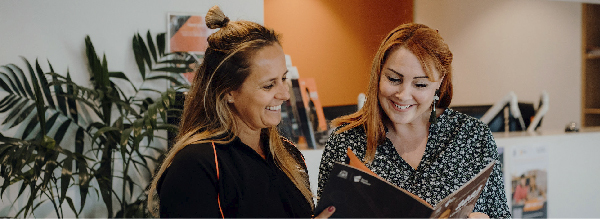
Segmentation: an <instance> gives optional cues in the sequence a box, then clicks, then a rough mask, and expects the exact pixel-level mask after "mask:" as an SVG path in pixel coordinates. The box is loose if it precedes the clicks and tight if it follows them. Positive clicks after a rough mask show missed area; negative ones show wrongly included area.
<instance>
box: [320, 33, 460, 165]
mask: <svg viewBox="0 0 600 219" xmlns="http://www.w3.org/2000/svg"><path fill="white" fill-rule="evenodd" d="M399 48H406V49H408V50H409V51H410V52H412V53H413V54H414V55H415V56H416V57H417V59H418V60H419V62H421V66H422V67H423V71H424V72H425V74H426V75H427V77H428V78H429V80H430V81H435V78H436V77H434V71H433V68H435V69H436V70H437V71H438V72H439V73H440V75H439V76H440V78H443V80H442V83H441V85H440V101H439V102H438V103H437V105H436V107H439V108H446V107H448V106H449V105H450V102H451V101H452V66H451V64H452V52H450V49H449V48H448V45H447V44H446V43H445V42H444V39H442V37H441V36H440V35H439V33H438V31H437V30H433V29H431V28H429V27H428V26H426V25H423V24H414V23H409V24H403V25H400V26H398V27H396V28H395V29H394V30H392V31H391V32H390V33H389V34H388V35H387V37H386V38H385V39H384V40H383V42H381V45H380V46H379V49H378V51H377V54H376V55H375V58H374V59H373V64H372V66H371V76H370V82H369V88H368V91H367V101H366V102H365V104H364V106H363V108H361V109H360V110H359V111H358V112H356V113H353V114H350V115H347V116H342V117H340V118H337V119H334V120H333V121H332V124H333V125H334V126H341V125H346V126H344V127H341V128H340V129H338V130H337V132H336V133H338V134H339V133H342V132H345V131H347V130H350V129H352V128H355V127H358V126H362V127H363V128H364V129H365V132H366V134H367V148H366V153H365V162H366V163H370V162H372V161H373V160H374V159H375V151H376V149H377V145H379V144H381V143H383V141H384V140H385V128H384V125H383V122H382V121H383V119H385V118H386V117H385V112H383V109H382V108H381V106H380V105H379V98H378V95H379V79H380V77H381V70H382V68H383V65H384V64H385V61H386V60H387V58H388V56H389V54H390V53H392V52H393V51H395V50H397V49H399Z"/></svg>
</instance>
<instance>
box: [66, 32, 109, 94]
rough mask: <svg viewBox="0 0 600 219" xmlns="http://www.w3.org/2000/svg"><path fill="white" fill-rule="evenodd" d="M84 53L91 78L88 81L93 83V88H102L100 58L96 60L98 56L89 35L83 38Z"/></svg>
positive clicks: (103, 82)
mask: <svg viewBox="0 0 600 219" xmlns="http://www.w3.org/2000/svg"><path fill="white" fill-rule="evenodd" d="M85 53H86V57H87V59H88V65H89V67H90V73H91V76H92V78H91V79H90V80H91V81H92V82H93V84H94V87H95V88H96V89H99V88H101V87H103V85H105V84H106V82H105V81H104V77H103V76H102V64H101V63H100V58H98V55H97V54H96V49H94V45H93V44H92V40H91V38H90V36H89V35H88V36H86V37H85ZM68 76H69V75H68V73H67V78H68Z"/></svg>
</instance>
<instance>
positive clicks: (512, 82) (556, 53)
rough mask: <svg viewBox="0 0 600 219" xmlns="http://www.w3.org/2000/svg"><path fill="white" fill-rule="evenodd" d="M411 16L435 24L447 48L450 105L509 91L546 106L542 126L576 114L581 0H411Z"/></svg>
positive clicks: (559, 124)
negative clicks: (544, 95)
mask: <svg viewBox="0 0 600 219" xmlns="http://www.w3.org/2000/svg"><path fill="white" fill-rule="evenodd" d="M414 7H415V8H414V10H415V11H414V12H415V22H417V23H423V24H426V25H428V26H430V27H432V28H435V29H439V32H440V34H441V35H442V37H444V39H445V40H446V42H447V43H448V45H449V46H450V50H451V51H452V52H453V54H454V62H453V67H454V77H453V80H454V81H453V82H454V98H453V100H452V105H478V104H492V103H494V102H496V101H498V100H500V99H501V98H502V97H504V96H505V95H506V94H507V93H508V92H509V91H514V92H515V93H516V94H517V96H518V98H519V101H522V102H532V103H534V104H535V105H536V106H537V102H538V100H539V96H540V93H541V91H542V90H546V91H548V93H549V96H550V110H549V112H548V114H547V115H546V117H545V119H544V120H543V121H542V127H541V129H544V130H557V129H564V127H565V125H566V124H567V123H568V122H571V121H574V122H577V123H578V124H580V120H581V8H582V7H581V3H577V2H563V1H548V0H496V1H480V0H461V1H452V0H435V1H433V0H415V5H414Z"/></svg>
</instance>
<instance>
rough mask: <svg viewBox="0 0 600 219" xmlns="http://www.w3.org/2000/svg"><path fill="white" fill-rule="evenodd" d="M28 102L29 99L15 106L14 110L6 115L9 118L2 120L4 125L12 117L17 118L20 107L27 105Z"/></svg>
mask: <svg viewBox="0 0 600 219" xmlns="http://www.w3.org/2000/svg"><path fill="white" fill-rule="evenodd" d="M28 102H29V100H24V101H21V102H20V103H19V104H17V105H16V107H14V108H13V109H12V111H10V113H9V114H8V116H7V117H6V118H7V119H6V120H4V122H2V125H4V124H6V122H8V121H9V120H10V119H12V118H15V116H17V114H18V113H19V112H20V109H22V108H23V107H25V106H26V104H27V103H28Z"/></svg>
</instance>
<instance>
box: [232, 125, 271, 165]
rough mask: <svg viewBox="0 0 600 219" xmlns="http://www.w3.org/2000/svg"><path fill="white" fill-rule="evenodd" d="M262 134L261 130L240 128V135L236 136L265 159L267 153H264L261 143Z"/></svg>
mask: <svg viewBox="0 0 600 219" xmlns="http://www.w3.org/2000/svg"><path fill="white" fill-rule="evenodd" d="M238 127H240V126H238ZM260 132H261V130H260V129H258V130H253V129H247V128H242V127H240V129H239V130H238V133H236V135H237V136H238V138H240V140H241V141H242V143H244V144H246V145H248V146H249V147H250V148H252V149H253V150H254V151H256V153H258V154H259V155H260V156H262V157H263V158H264V157H265V153H264V151H263V147H262V142H261V141H260Z"/></svg>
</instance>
